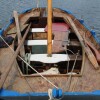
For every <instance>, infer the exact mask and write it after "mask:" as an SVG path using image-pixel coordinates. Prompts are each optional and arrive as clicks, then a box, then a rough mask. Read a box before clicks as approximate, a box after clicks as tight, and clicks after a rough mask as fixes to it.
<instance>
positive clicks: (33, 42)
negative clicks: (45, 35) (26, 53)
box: [25, 40, 53, 46]
mask: <svg viewBox="0 0 100 100" xmlns="http://www.w3.org/2000/svg"><path fill="white" fill-rule="evenodd" d="M52 44H53V40H52ZM25 45H28V46H33V45H47V40H26V41H25Z"/></svg>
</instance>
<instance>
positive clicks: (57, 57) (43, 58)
mask: <svg viewBox="0 0 100 100" xmlns="http://www.w3.org/2000/svg"><path fill="white" fill-rule="evenodd" d="M69 60H70V58H69V56H68V55H67V54H52V57H48V56H47V54H32V55H31V56H30V61H39V62H43V63H58V62H62V61H69Z"/></svg>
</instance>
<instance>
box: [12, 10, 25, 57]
mask: <svg viewBox="0 0 100 100" xmlns="http://www.w3.org/2000/svg"><path fill="white" fill-rule="evenodd" d="M13 14H14V18H15V23H16V29H17V37H18V44H20V41H21V39H22V35H21V30H20V24H19V19H18V13H17V11H14V12H13ZM20 55H21V57H24V56H25V49H24V45H22V47H21V49H20Z"/></svg>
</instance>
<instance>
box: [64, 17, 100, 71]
mask: <svg viewBox="0 0 100 100" xmlns="http://www.w3.org/2000/svg"><path fill="white" fill-rule="evenodd" d="M64 19H66V20H67V21H68V22H69V24H70V25H71V27H72V29H73V30H74V31H75V33H76V35H77V37H78V39H79V41H80V43H81V45H82V47H83V49H84V50H85V52H86V54H87V56H88V58H89V60H90V62H91V63H92V65H93V66H94V68H95V69H99V65H98V62H97V60H96V58H95V56H94V55H93V53H92V51H91V50H90V48H89V47H88V45H86V44H84V39H83V38H82V36H81V35H80V33H79V31H78V29H77V27H76V26H75V24H74V22H73V21H72V19H71V18H70V17H69V16H66V17H64Z"/></svg>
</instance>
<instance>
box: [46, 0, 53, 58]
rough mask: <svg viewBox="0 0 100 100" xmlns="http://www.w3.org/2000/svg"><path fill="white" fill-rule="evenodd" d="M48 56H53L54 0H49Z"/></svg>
mask: <svg viewBox="0 0 100 100" xmlns="http://www.w3.org/2000/svg"><path fill="white" fill-rule="evenodd" d="M47 21H48V41H47V42H48V49H47V53H48V56H52V0H48V19H47Z"/></svg>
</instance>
